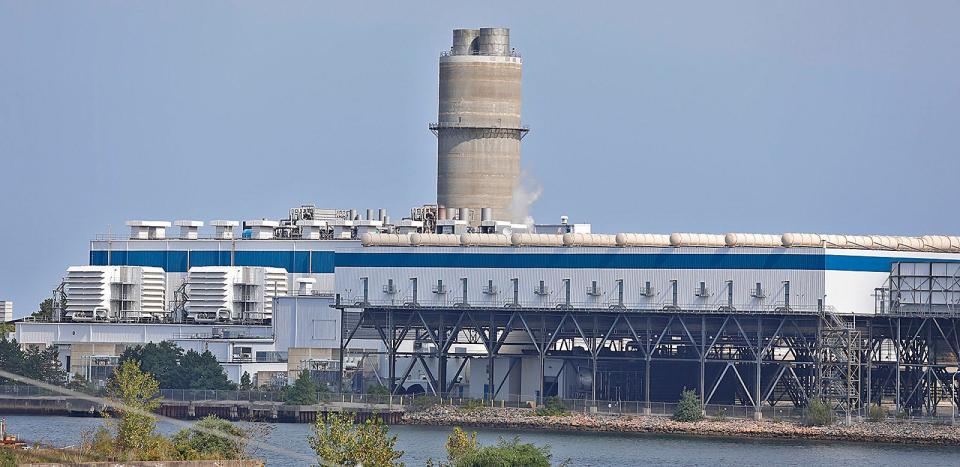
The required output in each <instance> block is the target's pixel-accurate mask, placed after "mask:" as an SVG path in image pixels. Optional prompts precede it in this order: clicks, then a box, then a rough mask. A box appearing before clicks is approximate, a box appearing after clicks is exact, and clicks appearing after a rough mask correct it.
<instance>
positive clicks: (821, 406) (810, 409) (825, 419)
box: [804, 399, 833, 426]
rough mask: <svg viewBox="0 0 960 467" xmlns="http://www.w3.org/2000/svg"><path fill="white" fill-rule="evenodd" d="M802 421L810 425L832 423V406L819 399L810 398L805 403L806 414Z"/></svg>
mask: <svg viewBox="0 0 960 467" xmlns="http://www.w3.org/2000/svg"><path fill="white" fill-rule="evenodd" d="M804 421H805V422H806V424H807V425H810V426H826V425H830V424H832V423H833V408H832V407H830V404H827V403H826V402H824V401H822V400H820V399H812V400H811V401H810V403H809V404H808V405H807V415H806V417H805V420H804Z"/></svg>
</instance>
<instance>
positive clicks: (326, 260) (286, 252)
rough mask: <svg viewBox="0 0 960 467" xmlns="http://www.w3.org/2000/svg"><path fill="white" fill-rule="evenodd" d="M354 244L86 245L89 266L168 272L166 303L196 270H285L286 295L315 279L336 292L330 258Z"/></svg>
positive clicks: (324, 289) (209, 242)
mask: <svg viewBox="0 0 960 467" xmlns="http://www.w3.org/2000/svg"><path fill="white" fill-rule="evenodd" d="M359 244H360V242H359V241H352V240H337V241H333V240H251V239H234V240H184V239H174V238H171V239H164V240H111V241H92V242H90V261H89V262H90V265H93V266H97V265H119V266H155V267H161V268H163V269H164V271H166V272H167V301H168V302H169V301H170V300H173V298H174V297H173V294H174V292H175V291H176V290H177V288H178V287H179V286H180V284H181V283H182V282H183V280H184V279H185V278H186V272H187V270H188V269H189V268H190V267H194V266H263V267H275V268H283V269H285V270H286V271H287V273H288V284H287V287H288V290H295V289H296V285H297V284H296V281H297V279H299V278H301V277H310V278H313V279H316V283H315V285H314V290H316V291H318V292H321V293H324V292H327V293H329V292H333V288H334V277H333V273H334V253H335V251H337V250H341V249H345V248H356V247H357V246H359Z"/></svg>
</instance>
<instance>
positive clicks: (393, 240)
mask: <svg viewBox="0 0 960 467" xmlns="http://www.w3.org/2000/svg"><path fill="white" fill-rule="evenodd" d="M360 244H361V245H363V246H410V234H388V233H372V232H367V233H365V234H363V235H361V236H360Z"/></svg>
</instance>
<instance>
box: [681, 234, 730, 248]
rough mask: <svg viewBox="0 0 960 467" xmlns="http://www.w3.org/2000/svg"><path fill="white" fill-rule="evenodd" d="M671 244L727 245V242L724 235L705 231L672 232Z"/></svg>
mask: <svg viewBox="0 0 960 467" xmlns="http://www.w3.org/2000/svg"><path fill="white" fill-rule="evenodd" d="M670 245H672V246H699V247H722V246H727V242H726V238H725V237H724V236H723V235H716V234H703V233H672V234H670Z"/></svg>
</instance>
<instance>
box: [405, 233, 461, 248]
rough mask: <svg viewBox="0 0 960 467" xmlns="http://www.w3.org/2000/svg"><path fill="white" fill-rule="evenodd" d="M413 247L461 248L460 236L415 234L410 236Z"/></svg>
mask: <svg viewBox="0 0 960 467" xmlns="http://www.w3.org/2000/svg"><path fill="white" fill-rule="evenodd" d="M410 245H412V246H460V236H459V235H453V234H433V233H415V234H411V235H410Z"/></svg>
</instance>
